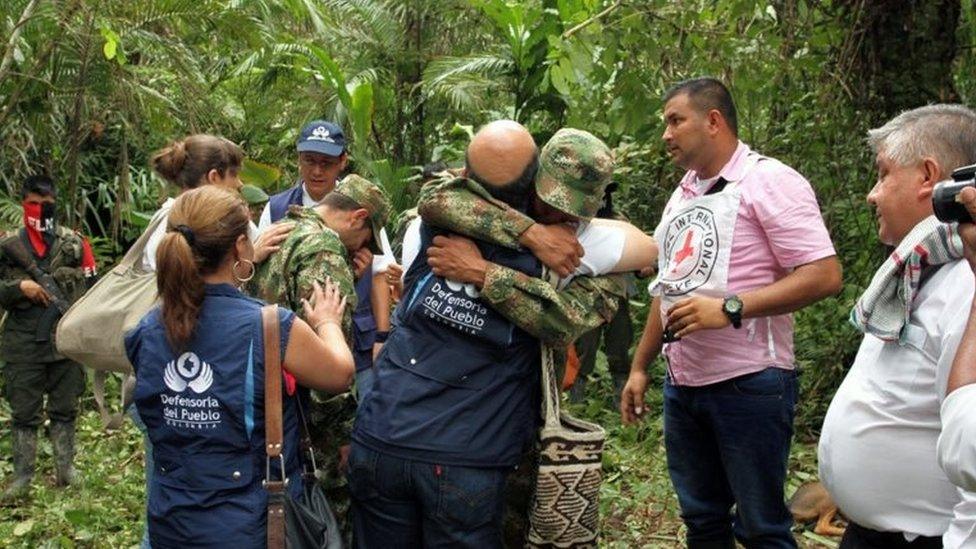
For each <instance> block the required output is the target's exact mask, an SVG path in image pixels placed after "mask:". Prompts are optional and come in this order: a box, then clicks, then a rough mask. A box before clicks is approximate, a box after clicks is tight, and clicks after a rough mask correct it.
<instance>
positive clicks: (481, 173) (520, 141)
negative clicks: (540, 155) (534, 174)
mask: <svg viewBox="0 0 976 549" xmlns="http://www.w3.org/2000/svg"><path fill="white" fill-rule="evenodd" d="M536 158H537V149H536V146H535V140H533V139H532V134H530V133H529V130H527V129H525V126H523V125H521V124H519V123H518V122H515V121H513V120H496V121H495V122H490V123H488V124H485V125H484V126H483V127H482V128H481V129H480V130H478V133H476V134H475V135H474V138H472V139H471V144H470V145H468V150H467V153H466V161H467V169H468V176H469V177H472V178H473V179H475V180H476V181H478V182H479V183H481V184H483V185H485V186H486V187H505V186H508V185H509V184H511V183H514V182H517V181H518V180H519V179H520V178H521V177H522V176H523V175H524V174H525V171H526V169H527V168H529V167H531V166H532V165H533V164H534V163H535V161H536Z"/></svg>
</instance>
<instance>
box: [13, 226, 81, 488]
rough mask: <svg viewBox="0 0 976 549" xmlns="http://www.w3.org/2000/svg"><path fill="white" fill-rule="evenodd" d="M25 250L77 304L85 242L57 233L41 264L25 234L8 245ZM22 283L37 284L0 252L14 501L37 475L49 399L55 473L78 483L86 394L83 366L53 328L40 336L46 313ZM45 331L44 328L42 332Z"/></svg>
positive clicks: (66, 232) (62, 481) (67, 231)
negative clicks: (81, 402) (77, 442)
mask: <svg viewBox="0 0 976 549" xmlns="http://www.w3.org/2000/svg"><path fill="white" fill-rule="evenodd" d="M21 239H22V240H23V243H22V246H23V247H24V251H25V253H26V255H27V256H29V257H31V258H32V259H33V260H34V262H35V263H36V264H37V266H38V267H39V268H40V269H41V270H42V271H44V272H45V273H47V274H49V275H51V277H52V278H53V279H54V281H55V283H56V284H57V286H58V288H59V289H60V290H61V294H62V296H63V297H64V299H65V300H66V301H68V303H69V304H70V303H74V302H75V301H76V300H77V299H78V298H79V297H81V295H82V294H84V293H85V290H86V289H87V288H88V281H87V279H86V276H85V272H84V270H83V269H82V266H81V265H82V254H83V241H82V238H81V237H80V236H79V235H78V234H76V233H75V232H74V231H72V230H70V229H68V228H65V227H61V226H56V227H55V233H54V236H53V238H52V239H51V241H50V242H49V243H48V249H47V252H46V253H45V255H44V257H43V258H40V259H39V258H37V256H36V255H34V251H33V249H32V248H31V246H30V244H28V243H27V242H26V237H24V236H23V229H22V230H21V231H18V232H15V233H13V234H11V235H9V236H6V237H5V238H4V239H3V241H2V242H3V243H4V244H14V245H17V244H18V243H17V242H16V241H17V240H21ZM22 280H32V278H31V276H30V275H29V274H28V273H27V271H26V270H25V269H24V268H23V267H21V265H20V264H19V263H18V262H17V260H16V259H14V258H13V257H8V254H7V253H6V252H5V251H3V248H0V307H3V308H4V309H6V310H7V311H9V314H8V317H7V319H6V321H5V322H4V325H3V335H2V353H3V357H4V360H5V361H6V366H5V368H4V370H3V377H4V393H5V395H6V398H7V401H8V402H9V403H10V409H11V416H12V419H13V421H12V423H13V436H14V449H15V452H14V472H15V480H14V484H12V485H11V490H10V491H9V493H10V494H11V495H13V494H14V493H16V492H19V491H20V490H22V489H26V488H27V486H29V484H30V479H31V477H32V476H33V473H34V460H35V455H36V448H37V427H39V426H40V425H41V423H42V422H43V420H44V418H43V415H42V411H43V409H44V406H43V402H44V394H45V393H47V415H48V418H49V419H50V420H51V427H50V435H51V441H52V447H53V449H54V454H55V471H56V473H57V479H58V483H59V484H68V483H70V482H71V480H72V478H73V477H74V468H73V465H72V463H73V459H74V431H75V428H74V424H75V418H76V417H77V415H78V397H79V396H81V394H82V393H83V392H84V390H85V375H84V373H83V372H82V370H81V366H80V365H79V364H78V363H76V362H74V361H71V360H69V359H67V358H65V357H64V355H62V354H60V353H58V351H57V349H56V348H55V346H54V328H55V326H56V325H57V323H56V322H55V323H53V324H52V325H51V326H50V333H48V334H40V333H39V331H41V330H39V329H38V328H39V325H40V323H41V322H42V321H43V319H42V316H43V315H44V314H45V312H46V311H47V310H48V308H47V307H44V306H41V305H37V304H35V303H34V302H32V301H30V300H28V299H27V297H26V296H24V293H23V292H22V291H21V290H20V282H21V281H22ZM42 330H43V328H42Z"/></svg>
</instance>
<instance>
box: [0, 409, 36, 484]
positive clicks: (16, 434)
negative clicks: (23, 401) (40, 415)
mask: <svg viewBox="0 0 976 549" xmlns="http://www.w3.org/2000/svg"><path fill="white" fill-rule="evenodd" d="M13 454H14V456H13V457H14V477H13V480H11V481H10V484H9V485H8V486H7V489H6V490H4V492H3V499H4V500H9V499H14V498H17V497H20V496H22V495H24V494H26V493H27V492H28V491H29V490H30V483H31V479H32V478H33V477H34V460H35V458H36V456H37V429H35V428H32V427H28V428H24V427H14V429H13Z"/></svg>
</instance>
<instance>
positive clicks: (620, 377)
mask: <svg viewBox="0 0 976 549" xmlns="http://www.w3.org/2000/svg"><path fill="white" fill-rule="evenodd" d="M610 376H611V377H612V378H613V407H614V409H615V410H619V409H620V395H621V394H622V393H623V392H624V386H625V385H627V379H628V378H629V377H630V375H629V374H621V373H617V372H612V373H611V374H610Z"/></svg>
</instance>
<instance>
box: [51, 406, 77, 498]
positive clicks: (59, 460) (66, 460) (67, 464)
mask: <svg viewBox="0 0 976 549" xmlns="http://www.w3.org/2000/svg"><path fill="white" fill-rule="evenodd" d="M51 447H52V448H53V449H54V476H55V481H56V482H57V485H58V486H68V485H70V484H73V483H74V481H75V465H74V461H75V422H74V421H52V422H51Z"/></svg>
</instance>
